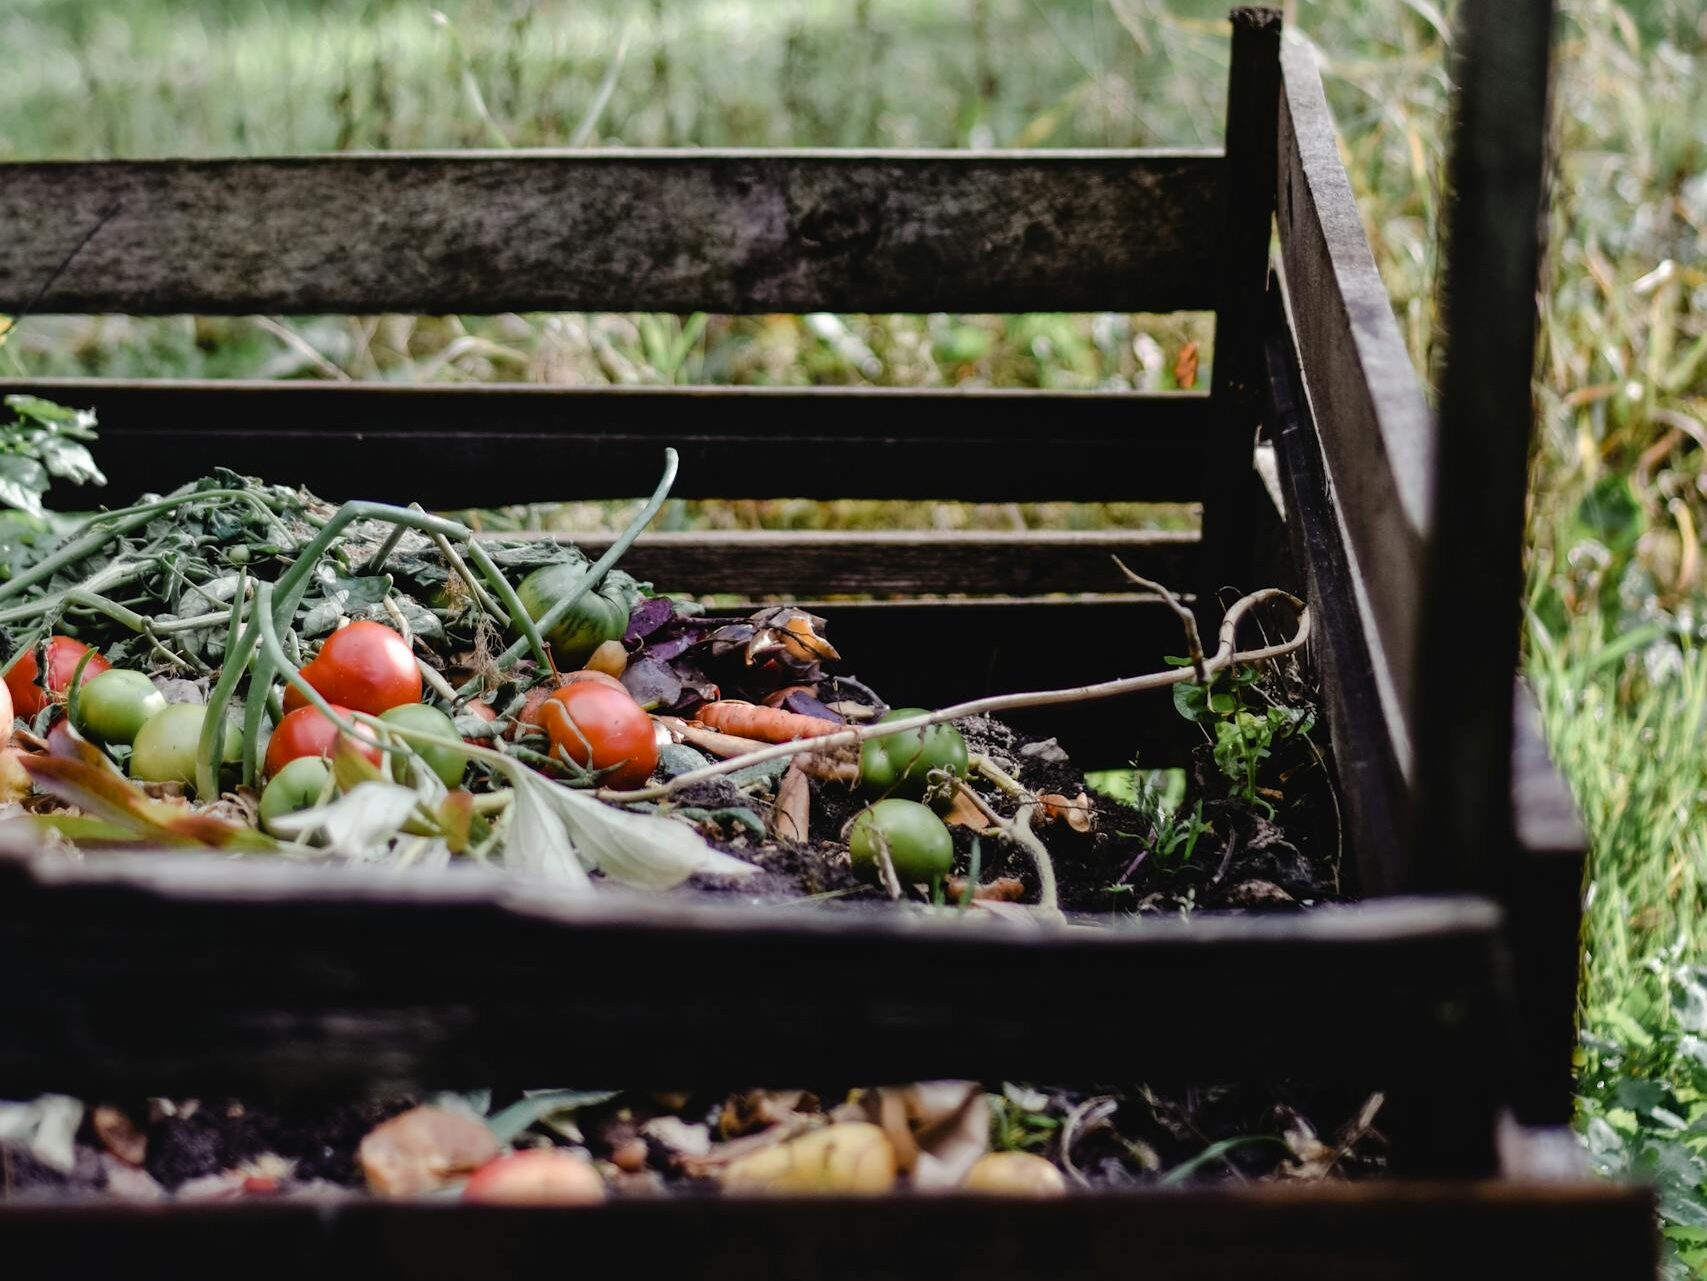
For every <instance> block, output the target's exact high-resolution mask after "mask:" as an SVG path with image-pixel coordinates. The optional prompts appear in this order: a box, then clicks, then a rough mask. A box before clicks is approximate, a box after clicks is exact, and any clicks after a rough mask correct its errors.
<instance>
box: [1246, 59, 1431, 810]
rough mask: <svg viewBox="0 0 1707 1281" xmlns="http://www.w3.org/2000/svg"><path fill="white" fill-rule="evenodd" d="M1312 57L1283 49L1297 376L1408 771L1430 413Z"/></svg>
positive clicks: (1283, 159) (1285, 188) (1283, 184)
mask: <svg viewBox="0 0 1707 1281" xmlns="http://www.w3.org/2000/svg"><path fill="white" fill-rule="evenodd" d="M1314 58H1315V55H1314V53H1313V52H1312V51H1311V49H1310V48H1309V46H1308V45H1305V44H1302V43H1300V44H1295V45H1288V46H1286V47H1285V48H1283V50H1282V52H1281V65H1282V82H1283V88H1284V92H1283V94H1282V103H1281V127H1280V161H1279V184H1280V185H1279V203H1278V216H1279V224H1280V247H1281V261H1282V263H1283V265H1284V269H1285V285H1286V293H1287V300H1288V304H1289V307H1290V312H1291V319H1292V326H1293V330H1294V332H1295V333H1296V334H1297V336H1298V351H1299V355H1300V358H1301V360H1302V364H1303V371H1304V384H1305V390H1306V392H1307V393H1308V396H1309V400H1310V405H1311V407H1312V410H1313V413H1314V416H1315V419H1316V422H1317V423H1318V424H1319V426H1320V429H1321V440H1322V451H1323V454H1324V455H1325V457H1326V459H1327V465H1328V475H1329V478H1330V482H1331V484H1332V485H1333V487H1334V493H1335V501H1336V502H1337V504H1338V506H1339V510H1340V514H1341V518H1342V519H1343V521H1344V525H1345V541H1346V543H1347V545H1348V549H1349V551H1350V553H1351V556H1352V559H1353V560H1354V561H1355V562H1356V563H1357V564H1358V565H1360V566H1361V567H1362V573H1361V576H1360V581H1361V583H1362V586H1363V588H1364V589H1365V591H1366V595H1364V596H1363V597H1362V598H1361V599H1360V601H1359V608H1360V609H1362V610H1365V611H1366V612H1367V614H1368V616H1369V618H1368V630H1370V631H1371V632H1372V633H1373V634H1374V635H1375V636H1376V637H1378V638H1379V641H1380V655H1379V657H1380V662H1379V663H1378V665H1377V669H1376V677H1377V683H1378V687H1379V690H1380V695H1381V701H1382V707H1383V710H1384V713H1385V715H1386V716H1387V719H1388V721H1389V723H1391V724H1392V725H1394V726H1395V727H1396V728H1397V729H1398V731H1399V732H1398V734H1396V735H1395V742H1396V746H1397V748H1398V751H1399V761H1400V765H1401V768H1402V769H1403V770H1404V771H1405V773H1406V776H1407V777H1409V775H1410V772H1411V768H1412V758H1413V755H1414V750H1413V744H1412V742H1411V725H1412V716H1411V714H1410V713H1411V697H1412V693H1413V682H1414V680H1415V674H1416V673H1415V667H1416V643H1417V632H1418V628H1419V626H1420V619H1419V610H1420V598H1421V581H1422V572H1423V555H1424V547H1425V544H1426V542H1427V538H1428V530H1429V522H1430V519H1431V503H1432V493H1433V478H1434V425H1433V422H1432V420H1431V418H1430V415H1429V411H1428V406H1427V404H1426V402H1425V401H1424V399H1423V392H1422V385H1421V383H1420V382H1419V381H1418V380H1417V375H1416V371H1415V369H1414V368H1413V367H1412V365H1411V361H1410V356H1409V355H1408V354H1407V352H1406V350H1405V344H1404V341H1403V339H1402V338H1401V337H1400V334H1399V327H1398V324H1397V322H1396V321H1395V320H1394V319H1393V311H1392V306H1391V304H1390V303H1389V302H1388V299H1387V290H1386V287H1385V286H1384V285H1383V284H1382V282H1381V277H1380V275H1379V274H1378V273H1377V271H1376V269H1375V259H1374V255H1373V254H1372V253H1371V252H1370V249H1369V242H1368V241H1367V240H1366V239H1365V238H1364V234H1363V224H1362V221H1361V219H1360V218H1359V215H1358V212H1357V203H1356V201H1355V200H1354V199H1353V197H1352V192H1351V184H1350V182H1349V181H1348V180H1347V178H1346V175H1345V170H1344V169H1343V168H1342V167H1341V166H1340V161H1339V151H1338V143H1337V141H1336V139H1335V135H1334V124H1333V117H1332V116H1331V115H1330V114H1329V111H1328V104H1327V98H1326V97H1325V95H1324V94H1323V92H1322V82H1321V77H1320V75H1319V74H1318V73H1317V71H1316V66H1315V61H1314Z"/></svg>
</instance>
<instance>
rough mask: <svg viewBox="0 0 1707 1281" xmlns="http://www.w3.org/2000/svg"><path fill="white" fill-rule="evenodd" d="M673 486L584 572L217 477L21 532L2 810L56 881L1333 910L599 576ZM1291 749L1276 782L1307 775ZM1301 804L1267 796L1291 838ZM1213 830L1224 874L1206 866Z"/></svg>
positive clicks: (1304, 792)
mask: <svg viewBox="0 0 1707 1281" xmlns="http://www.w3.org/2000/svg"><path fill="white" fill-rule="evenodd" d="M674 470H675V460H674V455H673V453H672V454H671V455H670V457H669V463H668V466H667V468H666V473H665V476H664V480H663V481H662V483H661V484H660V485H659V487H658V490H657V492H656V493H655V494H654V495H653V496H652V499H651V501H649V502H648V503H647V504H646V505H645V506H644V507H643V508H642V510H641V511H640V512H639V513H638V515H637V516H636V517H635V519H634V521H633V522H632V523H631V525H630V526H629V528H628V529H627V530H626V531H625V532H624V534H623V535H622V536H621V537H620V538H618V539H617V540H616V541H615V542H614V543H613V545H612V546H611V548H610V550H609V551H608V552H607V553H606V554H605V555H603V556H602V557H600V558H599V560H598V561H597V562H591V561H589V559H588V558H587V557H586V556H585V555H583V554H582V553H581V552H580V551H579V550H578V549H577V548H576V547H574V546H573V545H572V544H570V543H568V542H566V541H561V540H556V539H550V538H525V537H512V538H504V537H486V536H476V535H475V533H474V531H472V530H471V529H470V528H469V527H468V526H466V525H464V524H462V523H460V522H458V521H455V520H451V519H447V518H445V517H441V516H436V515H430V514H427V513H425V512H423V511H421V510H419V509H417V508H413V507H409V508H405V507H395V506H387V505H384V504H378V503H363V502H356V503H347V504H345V505H343V506H341V507H334V506H333V505H331V504H329V503H326V502H324V501H321V500H320V499H317V498H316V497H315V496H314V495H312V494H310V493H308V492H306V491H304V490H300V489H292V488H287V487H282V486H277V485H269V484H265V483H263V482H261V481H259V480H256V479H253V478H250V477H245V476H240V475H236V474H234V473H231V472H226V471H218V472H215V473H214V474H213V475H211V476H209V477H207V478H205V479H203V480H200V481H198V482H196V483H193V484H190V485H186V486H184V487H182V488H181V489H178V490H176V491H174V492H173V493H171V494H168V495H166V496H164V497H160V498H150V499H148V500H146V501H144V502H141V503H138V504H136V505H134V506H131V507H126V508H123V509H121V510H117V511H104V512H100V513H97V514H94V515H90V516H85V517H81V518H76V517H65V518H55V517H49V516H48V515H47V514H46V513H41V514H40V515H34V514H32V515H30V516H28V517H24V518H18V517H17V516H16V514H15V513H14V514H13V516H14V518H13V519H12V520H11V521H10V522H9V523H7V524H5V525H4V526H3V527H0V562H3V566H0V567H3V571H4V574H5V577H4V580H3V581H0V629H3V634H4V638H5V646H4V650H3V652H4V653H5V654H6V656H7V657H6V659H5V669H4V670H5V688H4V692H3V693H0V727H3V728H0V735H4V736H5V738H6V739H7V740H8V741H9V743H10V746H9V748H8V750H6V752H5V755H4V757H3V760H0V803H3V804H4V806H5V809H6V811H8V812H9V813H10V814H11V815H12V816H13V819H12V821H17V822H22V823H27V824H29V825H32V826H33V827H34V828H35V829H36V834H35V844H36V845H37V846H38V847H39V846H44V845H45V847H47V848H50V849H51V848H71V847H75V848H77V849H81V850H87V851H95V850H106V849H114V848H124V847H144V846H146V847H150V848H160V847H182V848H199V849H207V848H212V849H217V850H223V851H228V852H233V853H241V854H246V855H261V854H271V855H275V856H280V857H286V858H291V859H297V860H315V861H330V862H336V861H345V862H359V863H364V864H376V863H377V864H388V865H393V866H396V867H399V868H402V867H426V868H431V867H442V866H445V865H446V864H448V863H450V862H451V861H452V860H472V861H475V862H482V863H491V864H498V865H502V866H503V867H506V868H509V869H514V870H516V871H518V872H521V873H526V874H530V875H534V876H538V877H543V878H547V879H549V880H550V881H552V882H554V883H555V884H556V885H558V886H559V887H561V888H562V889H563V890H565V891H567V892H571V893H597V892H599V889H600V887H601V886H603V885H606V884H611V885H621V886H626V887H634V888H638V889H643V890H649V891H667V890H672V889H675V888H677V887H680V886H684V885H686V884H688V883H690V882H691V885H692V888H694V889H695V890H698V891H702V892H715V893H722V894H737V895H744V896H746V897H748V898H751V899H760V900H763V899H801V898H809V899H813V900H815V901H838V902H840V901H842V900H851V901H854V902H867V903H875V904H882V903H883V902H885V901H888V902H891V903H910V904H913V905H916V906H917V907H919V908H921V909H925V910H933V909H940V910H956V911H962V910H966V911H978V912H983V913H985V914H994V915H998V916H999V915H1004V914H1007V915H1012V914H1016V913H1018V914H1026V913H1034V912H1037V911H1039V910H1041V911H1043V912H1046V913H1056V912H1059V911H1062V910H1068V911H1072V910H1084V911H1093V910H1094V911H1107V910H1109V909H1111V908H1155V909H1171V908H1174V907H1177V906H1180V905H1191V904H1202V903H1206V902H1208V903H1214V902H1217V901H1221V902H1225V903H1229V904H1240V903H1261V904H1264V905H1273V904H1293V903H1309V902H1312V901H1315V900H1317V899H1321V898H1324V897H1332V896H1333V892H1334V891H1333V869H1332V862H1333V860H1332V858H1331V857H1327V856H1324V855H1323V854H1321V853H1317V852H1313V851H1312V848H1311V846H1310V840H1311V839H1312V837H1313V834H1312V833H1310V832H1308V831H1306V832H1305V834H1304V835H1303V836H1302V837H1297V838H1296V839H1294V838H1293V837H1291V836H1289V834H1288V832H1287V830H1286V828H1287V823H1288V821H1289V819H1290V817H1291V816H1290V815H1282V816H1279V817H1276V815H1275V806H1274V804H1273V803H1272V802H1271V801H1269V800H1264V799H1262V797H1259V796H1257V795H1256V793H1255V792H1252V793H1251V799H1252V801H1253V802H1254V804H1244V805H1240V804H1237V803H1236V802H1237V800H1238V798H1237V797H1234V796H1232V795H1231V794H1230V791H1229V785H1227V784H1226V782H1225V780H1223V783H1222V785H1221V787H1220V795H1219V796H1217V795H1209V798H1208V804H1209V806H1210V808H1209V810H1208V811H1205V809H1204V801H1203V799H1201V798H1200V799H1199V800H1198V803H1197V806H1196V808H1195V810H1193V811H1192V812H1191V813H1190V814H1186V813H1185V811H1184V810H1183V808H1182V809H1180V811H1179V812H1178V813H1177V814H1175V813H1170V812H1164V810H1163V809H1162V808H1161V807H1160V806H1159V805H1157V804H1154V803H1153V798H1152V803H1151V804H1150V805H1149V806H1148V807H1146V805H1145V804H1143V803H1137V804H1134V803H1133V802H1132V801H1130V800H1129V801H1128V802H1127V803H1125V804H1122V803H1120V802H1117V801H1116V800H1113V799H1110V798H1109V797H1107V796H1103V795H1099V794H1097V793H1095V792H1093V791H1092V790H1091V789H1089V788H1087V786H1086V784H1085V779H1084V776H1083V775H1082V774H1081V773H1080V772H1078V771H1077V770H1076V769H1075V768H1074V766H1073V765H1072V763H1071V762H1070V761H1068V760H1067V758H1066V756H1065V754H1064V753H1063V752H1062V751H1061V750H1060V748H1059V747H1057V746H1056V745H1055V744H1054V742H1053V741H1052V740H1041V741H1039V740H1034V739H1031V738H1028V737H1026V736H1023V735H1021V734H1019V733H1017V732H1015V731H1014V730H1013V729H1012V728H1010V727H1009V726H1007V725H1006V724H1005V723H1003V722H1001V721H999V720H996V719H993V718H991V717H989V716H971V715H965V716H961V715H956V714H955V711H954V709H949V710H948V711H946V712H936V711H931V710H928V709H924V708H914V707H890V706H888V705H887V703H886V702H885V701H884V699H883V697H882V694H881V692H880V691H877V690H873V689H871V688H869V687H868V686H866V685H865V684H864V683H862V682H861V681H859V680H858V679H857V678H856V677H855V676H854V675H853V673H852V671H851V670H850V667H851V666H852V665H851V664H850V663H849V662H848V661H847V660H846V659H845V658H844V656H843V655H842V654H840V653H838V651H837V650H836V647H835V645H834V643H833V640H832V638H831V637H830V636H829V635H827V634H826V629H825V625H824V620H823V619H821V618H819V617H817V616H815V615H813V614H811V613H809V612H807V611H805V610H802V609H799V608H796V607H792V606H768V607H763V608H758V609H749V610H743V611H740V612H735V613H728V614H711V613H708V612H706V609H705V608H704V607H702V606H701V605H700V604H699V603H697V602H695V601H693V600H688V599H677V598H672V597H669V596H662V595H658V594H656V593H654V592H653V591H652V590H651V588H650V587H649V585H648V584H645V583H640V582H636V581H635V580H634V579H633V578H631V577H629V576H628V575H627V574H625V573H624V572H623V571H622V570H621V569H620V568H617V567H616V562H617V561H618V559H619V558H620V557H621V555H622V554H623V552H624V551H625V550H626V549H627V547H628V546H629V544H630V543H631V542H632V541H633V538H634V537H635V535H636V534H637V533H638V532H639V530H640V529H641V528H642V527H643V526H644V525H645V524H646V523H647V522H648V521H649V520H650V519H651V517H652V516H653V515H654V514H655V513H656V511H657V509H658V507H659V505H660V504H661V503H662V501H663V499H664V496H665V494H666V493H667V491H668V488H669V484H670V482H671V480H672V479H673V476H674ZM1243 679H1244V677H1243V676H1236V677H1235V680H1234V685H1235V687H1236V686H1237V685H1238V683H1239V682H1240V681H1242V680H1243ZM1226 697H1229V695H1225V694H1217V695H1213V696H1212V697H1211V698H1210V699H1209V700H1207V701H1205V700H1202V699H1200V700H1199V702H1200V704H1201V705H1203V706H1210V705H1217V706H1218V705H1219V704H1218V703H1216V701H1215V700H1217V699H1224V698H1226ZM1177 701H1179V700H1176V702H1177ZM1272 720H1273V718H1272V716H1271V717H1270V721H1271V722H1272ZM1297 725H1298V722H1297V720H1296V719H1294V720H1293V721H1286V720H1285V718H1284V717H1283V718H1282V723H1280V725H1279V731H1280V732H1279V733H1276V732H1275V730H1274V728H1273V725H1272V724H1271V726H1270V730H1269V737H1268V738H1267V739H1265V740H1264V744H1263V746H1262V747H1261V749H1260V750H1261V753H1262V755H1264V756H1267V755H1269V754H1270V752H1269V747H1270V746H1271V745H1272V742H1277V741H1278V740H1279V739H1283V738H1285V737H1286V734H1287V732H1288V731H1290V730H1291V729H1293V728H1297ZM1259 728H1260V727H1259ZM1306 728H1307V726H1306ZM1304 743H1305V735H1304V734H1303V733H1302V732H1300V733H1298V734H1297V735H1295V736H1293V739H1292V744H1291V745H1292V747H1293V748H1294V749H1295V750H1294V752H1293V756H1294V757H1295V758H1296V759H1292V760H1290V761H1289V760H1285V759H1280V758H1281V757H1282V756H1284V752H1281V751H1276V752H1275V753H1274V755H1275V756H1276V760H1275V761H1274V763H1273V767H1272V769H1271V772H1272V773H1274V774H1275V775H1276V776H1278V775H1279V771H1280V769H1281V768H1282V767H1285V768H1287V769H1290V770H1291V771H1292V774H1298V773H1299V772H1300V771H1299V770H1298V769H1297V768H1295V767H1296V766H1298V765H1300V764H1302V765H1306V766H1308V765H1310V764H1311V761H1310V758H1309V754H1308V751H1306V750H1305V748H1304ZM1207 749H1208V744H1207V742H1206V753H1205V755H1204V759H1205V761H1206V762H1207V761H1208V759H1209V758H1208V754H1207ZM1216 750H1217V751H1219V748H1217V749H1216ZM1265 768H1268V767H1265ZM1303 775H1304V777H1305V778H1306V780H1308V779H1309V778H1311V777H1312V776H1313V777H1314V778H1315V779H1316V780H1318V782H1319V781H1320V779H1321V777H1322V775H1321V771H1319V770H1311V769H1305V770H1304V771H1303ZM1214 776H1215V771H1213V770H1210V771H1208V774H1207V775H1206V777H1208V778H1210V779H1211V780H1212V779H1213V777H1214ZM1289 777H1290V776H1289ZM1256 781H1257V778H1256V771H1255V767H1254V766H1253V768H1252V773H1251V779H1250V782H1251V784H1252V785H1253V786H1254V785H1255V783H1256ZM1320 790H1321V789H1320V787H1319V786H1318V787H1316V788H1314V790H1312V788H1311V787H1309V786H1300V785H1291V786H1290V787H1289V789H1288V791H1287V792H1285V793H1283V792H1281V791H1277V790H1274V789H1266V791H1265V794H1266V795H1268V796H1279V797H1281V798H1282V800H1283V802H1284V803H1286V804H1288V805H1294V806H1296V805H1299V804H1301V805H1303V806H1304V807H1305V809H1306V810H1307V809H1308V808H1309V807H1310V806H1312V805H1319V799H1320ZM1217 807H1219V809H1220V811H1221V812H1222V814H1223V818H1222V819H1221V821H1220V822H1219V823H1218V822H1217V820H1216V812H1217ZM1263 811H1266V812H1267V813H1266V816H1265V815H1264V813H1263ZM1294 826H1296V824H1295V825H1294ZM1308 826H1309V825H1308V824H1304V825H1303V827H1304V828H1306V829H1307V828H1308ZM1217 827H1219V828H1220V829H1221V832H1222V833H1224V834H1225V837H1226V847H1225V851H1224V853H1225V858H1222V857H1221V855H1222V853H1223V851H1220V850H1217V851H1216V855H1215V857H1200V858H1199V859H1198V860H1197V863H1196V864H1195V865H1193V864H1192V863H1191V859H1192V854H1193V851H1194V849H1197V848H1198V847H1200V846H1201V847H1202V848H1204V849H1208V848H1210V847H1211V845H1212V843H1213V842H1214V841H1215V840H1217V839H1218V834H1217ZM1187 837H1189V840H1188V839H1186V838H1187ZM1317 845H1318V847H1319V848H1321V849H1326V848H1327V843H1326V842H1321V841H1318V842H1317ZM1182 851H1183V853H1182Z"/></svg>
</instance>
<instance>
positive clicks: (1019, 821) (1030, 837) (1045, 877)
mask: <svg viewBox="0 0 1707 1281" xmlns="http://www.w3.org/2000/svg"><path fill="white" fill-rule="evenodd" d="M974 768H976V769H977V771H978V772H979V773H980V774H982V775H983V776H984V777H985V778H987V779H989V780H990V781H991V782H992V783H994V784H995V785H996V786H997V787H999V788H1001V789H1002V790H1003V791H1004V792H1006V793H1007V794H1008V795H1009V796H1013V797H1017V798H1018V800H1019V808H1018V809H1017V810H1015V811H1014V816H1013V817H1012V818H1000V817H999V816H998V818H997V823H998V830H999V831H1000V832H1001V833H1002V835H1004V836H1006V837H1007V838H1008V839H1009V840H1011V841H1013V842H1014V844H1016V845H1020V846H1023V847H1024V849H1025V852H1026V853H1027V854H1029V855H1031V861H1032V864H1033V865H1034V866H1035V867H1036V868H1037V906H1038V907H1040V908H1041V909H1042V910H1043V911H1045V912H1049V913H1052V914H1054V915H1057V916H1058V915H1060V912H1061V897H1060V894H1059V892H1058V891H1057V889H1056V886H1055V860H1054V859H1052V858H1051V857H1050V856H1049V849H1048V847H1047V846H1045V845H1044V844H1043V842H1042V840H1040V839H1039V838H1038V835H1037V833H1036V832H1034V831H1032V830H1031V820H1032V817H1033V816H1034V815H1035V814H1036V813H1037V798H1036V797H1035V796H1033V795H1032V794H1031V793H1030V792H1028V791H1026V789H1025V788H1024V787H1022V786H1021V785H1020V782H1019V780H1018V779H1016V778H1014V777H1013V776H1012V775H1010V774H1009V773H1008V772H1007V771H1006V770H1004V769H1002V768H1001V767H1000V766H998V765H997V764H996V763H995V762H994V761H992V760H991V759H990V758H989V757H987V756H980V757H979V758H978V760H977V763H976V765H975V767H974ZM967 790H968V791H969V792H970V790H971V789H967ZM972 794H973V795H976V793H972ZM989 812H991V813H993V811H989Z"/></svg>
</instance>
